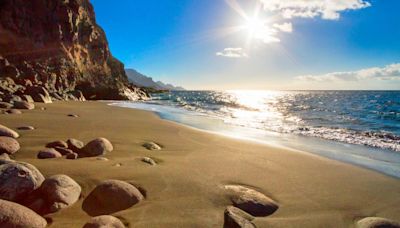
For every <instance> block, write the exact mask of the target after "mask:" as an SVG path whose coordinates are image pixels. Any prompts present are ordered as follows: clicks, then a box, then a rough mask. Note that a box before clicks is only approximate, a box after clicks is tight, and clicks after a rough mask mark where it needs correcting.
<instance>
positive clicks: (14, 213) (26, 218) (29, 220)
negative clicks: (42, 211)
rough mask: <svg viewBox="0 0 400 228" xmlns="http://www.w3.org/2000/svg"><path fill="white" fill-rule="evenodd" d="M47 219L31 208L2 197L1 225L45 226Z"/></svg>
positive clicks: (0, 201) (35, 227) (30, 227)
mask: <svg viewBox="0 0 400 228" xmlns="http://www.w3.org/2000/svg"><path fill="white" fill-rule="evenodd" d="M46 226H47V222H46V220H45V219H44V218H43V217H41V216H40V215H38V214H36V213H35V212H34V211H32V210H31V209H29V208H27V207H24V206H22V205H19V204H17V203H13V202H10V201H6V200H1V199H0V227H5V228H6V227H9V228H13V227H15V228H18V227H21V228H23V227H26V228H28V227H29V228H43V227H46Z"/></svg>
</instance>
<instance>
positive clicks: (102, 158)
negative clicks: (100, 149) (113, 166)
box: [96, 157, 109, 161]
mask: <svg viewBox="0 0 400 228" xmlns="http://www.w3.org/2000/svg"><path fill="white" fill-rule="evenodd" d="M96 160H99V161H109V160H108V158H105V157H98V158H96Z"/></svg>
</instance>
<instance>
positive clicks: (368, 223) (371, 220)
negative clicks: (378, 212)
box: [357, 217, 400, 228]
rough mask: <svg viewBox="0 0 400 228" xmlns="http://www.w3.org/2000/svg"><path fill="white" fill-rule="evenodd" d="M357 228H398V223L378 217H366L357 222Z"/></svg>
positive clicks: (399, 224) (399, 227)
mask: <svg viewBox="0 0 400 228" xmlns="http://www.w3.org/2000/svg"><path fill="white" fill-rule="evenodd" d="M357 228H400V223H399V222H396V221H393V220H390V219H386V218H380V217H367V218H363V219H361V220H359V221H358V222H357Z"/></svg>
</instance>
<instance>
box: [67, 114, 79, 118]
mask: <svg viewBox="0 0 400 228" xmlns="http://www.w3.org/2000/svg"><path fill="white" fill-rule="evenodd" d="M67 116H69V117H74V118H78V117H79V116H78V115H76V114H68V115H67Z"/></svg>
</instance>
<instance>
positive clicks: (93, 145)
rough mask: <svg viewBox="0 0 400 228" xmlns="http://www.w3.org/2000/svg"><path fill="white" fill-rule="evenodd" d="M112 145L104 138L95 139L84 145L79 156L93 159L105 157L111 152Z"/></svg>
mask: <svg viewBox="0 0 400 228" xmlns="http://www.w3.org/2000/svg"><path fill="white" fill-rule="evenodd" d="M113 149H114V148H113V145H112V144H111V142H110V141H108V139H106V138H97V139H94V140H92V141H90V142H89V143H88V144H86V145H85V146H84V147H83V148H82V150H81V152H80V153H79V155H80V156H83V157H95V156H100V155H105V154H106V153H108V152H111V151H112V150H113Z"/></svg>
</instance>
